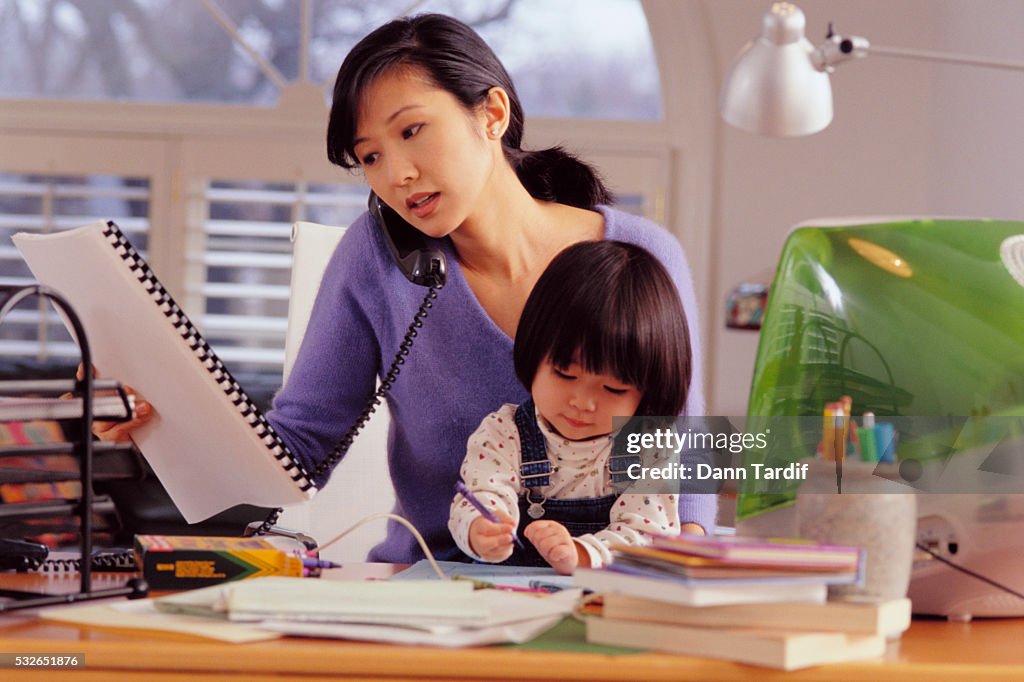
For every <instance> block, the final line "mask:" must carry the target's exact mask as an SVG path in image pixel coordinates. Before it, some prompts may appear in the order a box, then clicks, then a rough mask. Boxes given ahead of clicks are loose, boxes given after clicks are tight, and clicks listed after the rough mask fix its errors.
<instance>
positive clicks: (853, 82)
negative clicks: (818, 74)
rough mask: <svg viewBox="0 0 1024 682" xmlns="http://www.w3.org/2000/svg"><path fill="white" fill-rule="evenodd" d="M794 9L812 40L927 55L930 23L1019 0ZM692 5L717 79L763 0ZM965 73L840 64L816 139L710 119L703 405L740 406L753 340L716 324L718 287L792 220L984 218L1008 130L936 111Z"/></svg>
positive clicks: (980, 42) (753, 271)
mask: <svg viewBox="0 0 1024 682" xmlns="http://www.w3.org/2000/svg"><path fill="white" fill-rule="evenodd" d="M797 4H798V5H799V6H800V7H801V9H803V11H804V12H805V14H806V15H807V34H808V37H809V38H810V39H811V41H812V42H814V43H818V42H820V40H821V39H822V38H823V37H824V36H825V33H826V29H827V23H828V21H829V20H832V21H834V22H835V24H836V29H837V31H839V32H840V33H844V34H856V35H861V36H865V37H867V38H868V39H869V40H871V41H873V42H874V43H876V44H879V45H890V46H904V47H917V48H921V49H932V50H945V49H948V48H949V45H947V41H948V38H947V36H946V31H944V30H943V22H944V21H952V20H954V19H957V18H959V17H961V16H962V15H964V14H972V13H974V14H977V13H978V11H979V10H982V13H983V14H985V15H986V16H987V17H989V18H988V19H986V20H982V19H980V18H974V19H973V20H972V23H984V24H989V23H994V24H999V23H1000V21H1001V19H1000V14H999V12H998V11H996V10H997V9H998V10H1001V9H1005V7H1004V6H1006V5H1011V4H1012V5H1014V8H1015V9H1014V11H1015V12H1016V13H1017V14H1024V3H1021V2H1015V3H1010V2H1006V3H989V2H978V1H977V0H972V1H970V2H968V0H943V1H941V2H939V1H936V0H895V1H893V0H857V1H856V2H853V1H850V0H844V1H837V0H802V1H801V2H799V3H797ZM702 5H703V9H704V11H705V12H706V13H707V17H708V25H709V27H710V30H711V32H712V34H713V39H712V41H711V42H712V45H713V50H714V52H715V55H714V57H715V59H716V60H717V62H718V68H719V73H718V82H719V84H720V83H721V79H722V77H723V75H724V72H725V69H726V68H727V67H728V65H729V64H730V63H731V61H732V57H733V56H734V55H735V53H736V52H737V51H738V50H739V49H740V48H741V47H742V46H743V45H744V44H745V43H746V42H747V41H748V40H750V39H751V38H752V37H754V36H755V35H756V34H757V32H758V31H759V29H760V22H761V16H762V15H763V14H764V12H765V11H766V10H767V8H768V7H769V6H770V3H769V2H767V1H766V2H751V1H749V0H706V1H704V2H703V3H702ZM990 6H991V7H990ZM997 6H998V8H997ZM1017 28H1018V32H1017V35H1018V36H1019V35H1020V31H1019V28H1020V26H1019V25H1018V26H1017ZM1006 32H1007V33H1008V34H1009V33H1012V32H1011V31H1010V30H1009V29H1006ZM963 40H964V41H965V42H966V43H968V44H965V45H963V46H962V47H963V49H964V50H965V51H967V50H969V51H971V52H974V53H981V54H984V53H986V52H988V51H989V50H990V47H989V41H988V40H986V39H985V38H984V35H983V34H982V32H981V31H980V30H979V31H978V35H976V36H972V37H971V39H968V38H967V37H964V39H963ZM1017 42H1018V43H1019V42H1020V41H1019V39H1018V41H1017ZM1016 49H1018V50H1019V49H1020V48H1019V44H1018V45H1017V46H1016ZM977 73H978V70H977V69H963V68H962V67H955V66H952V67H951V66H941V65H934V64H925V63H921V62H911V61H904V60H894V59H887V58H882V57H868V58H866V59H864V60H860V61H857V62H852V63H847V64H844V65H842V66H841V67H840V68H839V70H838V71H837V73H836V74H835V75H834V76H833V90H834V97H835V111H836V114H835V119H834V120H833V123H832V125H831V126H830V127H829V128H827V129H826V130H825V131H824V132H822V133H819V134H817V135H812V136H809V137H803V138H790V139H774V138H764V137H758V136H754V135H750V134H747V133H744V132H741V131H738V130H736V129H733V128H731V127H729V126H725V125H724V124H721V123H720V124H719V125H720V126H721V129H720V130H719V136H718V137H719V144H718V146H717V149H716V159H715V161H716V163H717V164H718V180H717V181H716V183H717V187H716V192H715V194H716V196H715V216H714V219H713V221H712V225H711V230H712V231H713V237H712V239H713V241H714V248H713V257H714V258H715V267H714V270H713V272H712V276H711V278H710V280H709V281H708V282H706V283H705V284H706V285H708V286H710V287H712V292H711V295H710V297H709V298H710V300H711V309H710V310H706V311H704V324H705V325H710V326H711V336H712V339H711V346H710V349H709V353H708V357H707V369H708V375H709V376H708V386H709V390H708V393H709V397H710V408H711V411H712V412H714V413H716V414H725V415H732V414H745V412H746V400H747V395H748V391H749V388H750V380H751V374H752V371H753V362H754V355H755V353H756V350H757V340H758V339H757V334H755V333H751V332H739V331H732V330H726V329H725V328H724V321H723V318H724V315H723V312H724V305H725V298H726V296H727V294H728V291H729V289H730V288H732V287H733V286H734V285H735V284H737V283H739V282H742V281H748V280H754V281H757V280H764V281H768V278H770V275H771V272H772V270H773V269H774V266H775V263H776V259H777V258H778V255H779V252H780V250H781V247H782V244H783V241H784V239H785V237H786V234H787V232H788V230H789V228H790V227H791V226H792V225H793V224H795V223H798V222H801V221H804V220H808V219H812V218H817V217H827V216H843V215H893V214H896V215H899V214H918V215H919V214H926V213H959V214H966V213H979V212H980V213H990V212H991V211H989V210H985V209H986V208H987V207H988V206H989V203H990V197H988V196H987V195H988V193H989V191H988V189H987V188H988V187H990V186H991V184H994V183H996V181H997V180H998V179H1000V171H999V166H1000V165H1001V164H1002V165H1005V164H1006V159H1002V158H1001V157H1003V156H1006V155H1005V154H1004V153H1002V152H1000V151H999V149H1000V145H1001V144H1003V138H1004V136H1005V135H1007V134H1010V135H1012V134H1013V133H1014V127H1013V126H1011V125H1009V123H1008V121H1007V120H1003V121H989V120H988V118H987V117H986V116H979V114H980V113H982V110H981V109H979V108H978V107H974V108H973V109H972V108H971V107H970V106H969V105H967V104H961V106H960V113H959V114H958V113H957V112H956V111H947V112H945V113H943V114H942V115H938V114H937V110H938V109H939V108H942V107H950V106H951V105H953V104H954V103H953V102H947V101H945V100H946V98H947V93H948V90H949V89H950V88H954V87H955V88H956V89H962V88H967V89H972V90H973V88H975V87H977V86H976V85H975V84H974V83H973V81H972V80H971V79H973V78H976V77H977ZM1001 76H1002V78H997V79H995V80H994V81H993V82H992V83H990V85H989V87H992V88H996V87H999V86H1000V85H1002V86H1003V87H1007V86H1009V85H1010V84H1011V82H1022V81H1018V80H1012V79H1019V78H1021V77H1024V76H1021V75H1018V74H1001ZM978 96H980V95H978ZM986 96H987V95H986ZM1018 109H1019V108H1018ZM972 112H973V113H972ZM1008 115H1009V114H1008ZM957 116H962V117H971V116H974V117H975V120H974V121H972V124H973V126H972V128H973V130H972V131H971V138H970V139H961V140H958V141H957V144H956V145H955V146H947V143H948V142H949V139H948V138H949V134H948V132H946V133H943V131H948V130H950V129H953V128H956V127H957V126H958V125H959V123H958V120H957ZM992 123H995V125H991V124H992ZM939 150H944V151H939ZM972 154H974V155H975V158H971V155H972ZM1018 156H1019V155H1018ZM1015 163H1017V164H1019V163H1020V160H1019V159H1017V161H1016V162H1015ZM947 166H954V167H955V168H947ZM965 176H970V177H971V179H972V182H971V185H972V187H971V188H970V189H971V190H972V191H976V192H977V194H976V195H974V196H967V193H966V190H967V188H966V187H965V182H964V180H965ZM999 184H1005V183H1002V182H1000V183H999ZM1017 213H1018V214H1021V213H1024V211H1017Z"/></svg>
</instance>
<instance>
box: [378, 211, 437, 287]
mask: <svg viewBox="0 0 1024 682" xmlns="http://www.w3.org/2000/svg"><path fill="white" fill-rule="evenodd" d="M368 203H369V206H370V215H372V216H373V218H374V220H376V221H377V224H378V225H380V226H381V229H382V230H383V232H384V242H385V243H386V244H387V245H388V251H390V252H391V257H392V258H394V259H395V264H396V265H398V269H399V270H401V271H402V274H403V275H405V276H406V278H407V279H408V280H409V281H410V282H412V283H413V284H419V285H420V286H424V287H437V288H438V289H440V288H441V287H443V286H444V284H445V280H446V278H447V275H448V269H447V263H446V261H445V258H444V254H443V253H441V251H440V250H438V249H435V248H432V247H430V246H428V245H427V241H426V237H424V235H423V233H422V232H420V231H419V230H417V229H416V228H415V227H413V226H412V225H410V224H409V223H407V222H406V221H405V220H403V219H402V217H401V216H399V215H398V213H397V212H395V210H394V209H393V208H391V207H390V206H388V205H387V204H385V203H384V202H383V201H381V200H380V197H378V196H377V195H376V194H375V193H373V192H370V199H369V202H368Z"/></svg>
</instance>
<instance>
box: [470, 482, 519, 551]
mask: <svg viewBox="0 0 1024 682" xmlns="http://www.w3.org/2000/svg"><path fill="white" fill-rule="evenodd" d="M455 491H456V492H457V493H459V494H460V495H462V496H463V497H464V498H466V502H469V503H470V504H471V505H473V508H474V509H476V510H477V511H478V512H480V514H481V515H482V516H483V517H484V518H485V519H487V520H488V521H490V522H491V523H501V519H499V518H498V517H497V516H495V515H494V512H492V511H491V510H490V509H488V508H487V507H485V506H484V505H483V503H482V502H480V500H478V499H476V495H474V494H473V493H471V492H470V491H469V488H467V487H466V484H465V483H463V482H462V481H456V482H455ZM512 540H513V541H514V542H515V543H516V545H518V546H519V549H524V550H525V549H526V548H525V547H523V541H522V540H520V539H519V536H518V535H516V534H515V531H513V532H512Z"/></svg>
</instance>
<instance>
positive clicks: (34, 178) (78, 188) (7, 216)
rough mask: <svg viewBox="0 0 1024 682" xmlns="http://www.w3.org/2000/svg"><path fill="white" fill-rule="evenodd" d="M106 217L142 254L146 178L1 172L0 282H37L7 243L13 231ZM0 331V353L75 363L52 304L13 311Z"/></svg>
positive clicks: (60, 227) (52, 229)
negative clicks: (112, 221)
mask: <svg viewBox="0 0 1024 682" xmlns="http://www.w3.org/2000/svg"><path fill="white" fill-rule="evenodd" d="M110 219H112V220H114V221H115V222H117V224H118V225H119V226H120V227H121V229H122V230H124V231H125V233H126V234H128V235H129V238H130V239H131V240H132V243H133V244H135V246H136V248H138V249H139V250H140V251H141V252H143V254H144V253H145V250H146V247H147V242H148V233H149V181H148V179H146V178H137V177H117V176H112V175H76V176H53V175H30V174H14V173H0V284H2V285H3V286H8V287H23V286H27V285H29V284H32V283H34V281H35V280H34V279H33V277H32V273H31V272H29V269H28V266H27V265H25V263H24V261H22V260H21V256H20V255H19V253H18V251H17V249H16V248H15V247H14V246H13V245H12V244H11V235H13V234H15V233H17V232H36V233H43V234H45V233H48V232H56V231H59V230H65V229H68V228H71V227H78V226H80V225H84V224H86V223H90V222H94V221H97V220H110ZM29 305H34V306H35V307H33V308H29V307H28V306H29ZM0 331H2V335H0V358H4V359H8V358H23V359H34V360H35V361H36V362H39V363H44V362H47V361H49V360H53V361H54V362H55V364H61V365H64V364H73V363H77V362H78V346H77V345H76V344H75V343H74V342H73V341H72V340H71V337H70V336H69V335H68V333H67V332H66V331H65V329H64V325H63V324H62V323H61V322H60V320H59V318H58V317H57V314H56V313H55V312H53V311H52V309H51V307H50V304H49V303H47V302H46V301H43V300H41V299H40V300H37V301H30V302H26V303H25V304H23V305H21V306H20V307H19V308H18V309H16V310H13V311H11V312H10V313H9V315H8V316H7V318H5V320H4V324H3V327H2V329H0Z"/></svg>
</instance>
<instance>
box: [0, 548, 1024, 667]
mask: <svg viewBox="0 0 1024 682" xmlns="http://www.w3.org/2000/svg"><path fill="white" fill-rule="evenodd" d="M393 570H394V569H393V567H391V566H386V565H381V564H376V565H375V564H364V565H353V566H351V567H346V568H345V569H341V571H338V572H334V571H332V572H330V573H332V574H333V576H335V577H352V576H355V575H359V576H361V577H370V576H374V577H383V576H386V575H388V574H390V573H391V572H393ZM7 577H11V576H3V575H0V584H2V583H5V582H7V581H6V580H4V578H7ZM1022 642H1024V619H1022V620H1006V621H985V622H982V621H978V622H974V623H947V622H945V621H942V620H915V621H914V623H913V625H912V626H911V628H910V630H909V631H907V632H906V633H905V634H904V636H903V639H902V640H900V641H898V642H893V643H891V644H890V645H889V650H888V652H887V653H886V656H885V659H884V660H879V661H866V662H862V663H844V664H837V665H830V666H823V667H819V668H811V669H808V670H802V671H798V672H794V673H782V672H778V671H772V670H767V669H764V668H756V667H752V666H745V665H737V664H734V663H728V662H724V661H714V660H709V659H700V658H689V657H684V656H669V655H665V654H653V653H640V654H625V655H615V656H612V655H604V654H587V653H564V652H554V651H537V650H530V649H523V648H518V647H485V648H477V649H463V650H452V651H450V650H442V649H430V648H423V647H407V646H391V645H384V644H364V643H358V642H343V641H338V640H318V639H293V638H286V639H281V640H275V641H271V642H260V643H255V644H223V643H220V642H211V641H209V640H202V639H198V638H192V637H185V636H179V635H172V634H164V633H155V632H143V631H131V630H107V629H100V628H89V627H76V626H71V625H61V624H56V623H49V622H44V621H37V620H35V618H34V617H33V616H32V615H31V614H27V613H24V612H21V613H19V612H14V613H11V614H7V615H3V616H0V653H14V652H17V653H36V654H39V653H49V654H60V653H64V654H69V653H84V654H85V658H86V667H85V669H84V670H76V671H74V672H73V673H71V674H70V675H69V674H68V673H64V672H60V673H57V674H58V675H61V676H68V677H69V678H70V679H73V680H75V681H76V682H92V681H94V680H95V681H99V680H104V681H105V680H139V679H149V680H163V681H170V680H186V679H187V680H189V681H190V682H203V681H213V680H217V681H218V682H225V681H227V680H233V679H238V680H251V681H256V682H270V681H271V680H275V681H278V682H280V680H281V679H282V677H287V676H295V677H300V676H301V677H303V678H304V679H314V680H315V679H328V678H339V677H345V678H347V679H363V680H367V679H376V680H413V679H415V680H430V679H436V680H568V679H579V680H704V679H716V680H776V679H786V680H794V681H796V680H801V681H802V680H822V681H828V682H831V681H833V680H872V681H874V680H899V681H900V682H904V681H911V680H928V681H929V682H932V681H934V680H944V679H949V680H953V679H956V680H965V679H966V680H972V681H973V680H977V679H1005V680H1014V681H1015V682H1016V681H1018V680H1020V679H1021V678H1022V677H1024V646H1022ZM51 674H52V673H51ZM0 677H2V678H3V679H4V680H12V681H13V680H21V679H39V673H38V672H30V671H18V670H10V669H7V670H3V671H2V672H0Z"/></svg>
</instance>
